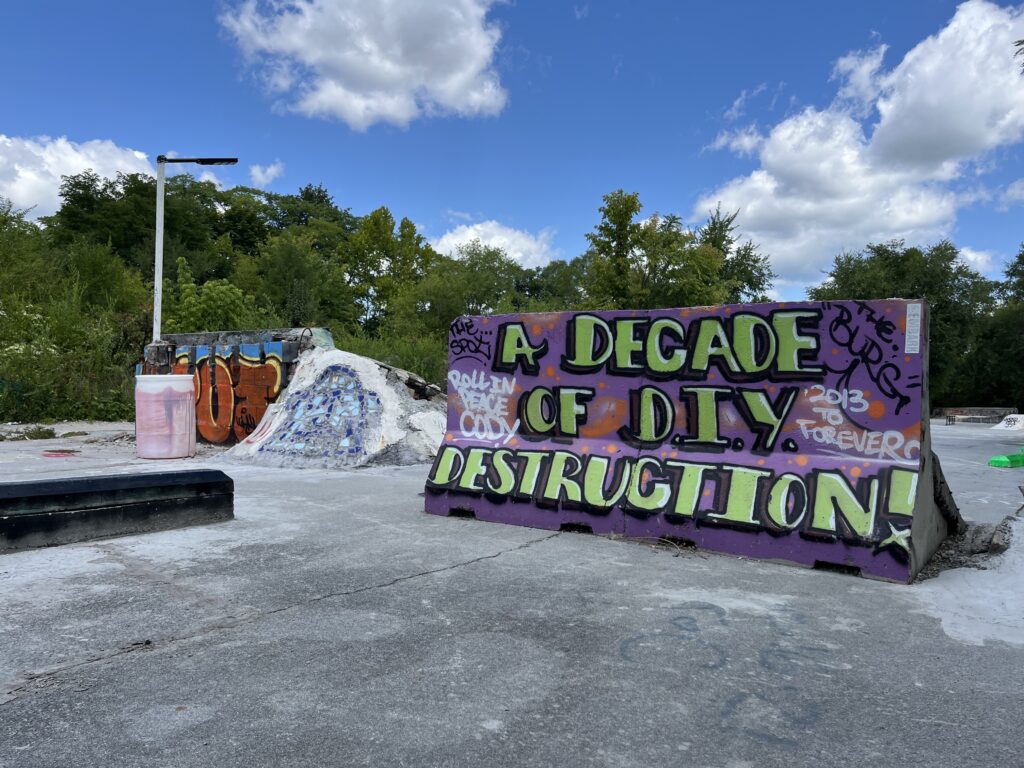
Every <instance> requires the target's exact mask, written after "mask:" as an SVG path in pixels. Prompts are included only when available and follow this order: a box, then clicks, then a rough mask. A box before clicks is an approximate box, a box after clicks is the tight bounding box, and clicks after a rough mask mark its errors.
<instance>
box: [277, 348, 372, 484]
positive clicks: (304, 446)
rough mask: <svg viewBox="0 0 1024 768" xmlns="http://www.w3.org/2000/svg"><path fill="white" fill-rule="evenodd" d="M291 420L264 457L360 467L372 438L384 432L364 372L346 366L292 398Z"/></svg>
mask: <svg viewBox="0 0 1024 768" xmlns="http://www.w3.org/2000/svg"><path fill="white" fill-rule="evenodd" d="M282 409H283V411H284V413H286V414H287V421H285V422H284V425H283V427H280V426H279V427H277V430H278V431H277V436H276V437H274V438H272V439H270V440H268V441H267V442H265V443H264V444H263V445H261V446H260V448H259V452H260V453H280V454H283V455H287V456H292V457H294V456H304V457H310V458H323V457H333V458H335V459H340V460H341V463H342V464H344V463H346V461H345V460H346V459H351V463H352V464H356V463H358V462H359V461H360V460H361V459H362V457H363V455H364V454H365V453H366V438H367V436H368V435H370V434H379V432H380V425H379V422H380V414H381V404H380V398H379V397H378V396H377V393H375V392H370V391H367V390H365V389H364V388H363V386H362V384H361V382H360V380H359V376H358V374H357V373H356V372H355V371H353V370H352V369H351V368H348V367H347V366H344V365H333V366H330V367H328V368H326V369H324V370H323V371H322V372H321V374H320V376H319V377H318V378H317V380H316V382H315V383H314V384H313V386H311V387H309V388H307V389H302V390H300V391H296V392H293V393H291V394H290V395H288V396H287V397H286V398H285V400H284V403H283V404H282Z"/></svg>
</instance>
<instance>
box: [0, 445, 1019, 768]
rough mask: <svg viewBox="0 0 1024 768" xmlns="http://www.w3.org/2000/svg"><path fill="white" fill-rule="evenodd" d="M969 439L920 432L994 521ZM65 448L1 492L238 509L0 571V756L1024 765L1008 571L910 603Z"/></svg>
mask: <svg viewBox="0 0 1024 768" xmlns="http://www.w3.org/2000/svg"><path fill="white" fill-rule="evenodd" d="M968 430H970V431H968ZM991 434H992V433H991V432H988V433H987V434H986V433H982V431H981V429H980V428H978V427H965V425H960V426H957V427H950V428H945V427H936V429H935V444H936V449H937V450H938V451H939V453H940V456H941V458H942V460H943V464H944V467H946V469H947V472H948V473H949V475H950V483H951V486H952V487H953V490H954V492H955V493H956V494H957V496H958V498H959V499H960V500H961V504H962V506H964V511H965V513H966V514H967V515H968V516H969V517H972V518H974V519H978V520H993V521H994V520H995V519H998V518H1001V517H1002V516H1003V515H1005V514H1006V513H1007V512H1012V511H1013V510H1014V509H1015V508H1016V507H1017V506H1019V503H1020V501H1019V499H1020V494H1019V492H1017V491H1016V489H1015V485H1016V484H1024V471H1017V472H1016V473H1015V471H1013V470H994V469H992V468H988V467H984V466H983V463H984V461H985V460H987V458H988V456H989V455H992V453H997V452H1005V451H1001V450H995V449H994V446H996V445H1001V443H998V442H997V440H996V438H992V437H989V435H991ZM109 437H110V435H107V439H109ZM1003 437H1005V435H1004V436H1003ZM87 439H89V438H87V437H76V438H68V439H65V440H56V441H40V442H37V443H0V479H27V478H28V477H30V476H31V477H42V476H55V475H61V474H73V473H88V472H97V471H138V470H140V469H141V470H144V471H148V470H150V469H167V468H171V466H172V465H173V466H175V467H182V468H183V467H186V466H194V465H197V464H199V465H202V466H218V467H219V468H222V469H224V470H225V471H227V472H228V473H229V474H230V475H232V477H234V479H235V481H236V519H235V520H234V521H233V522H230V523H224V524H220V525H214V526H206V527H201V528H192V529H187V530H179V531H167V532H163V533H156V534H149V535H146V536H133V537H124V538H118V539H109V540H106V541H101V542H94V543H91V544H78V545H71V546H65V547H59V548H54V549H48V550H39V551H33V552H22V553H15V554H12V555H6V556H4V557H2V558H0V766H5V767H6V766H10V767H11V768H13V767H14V766H17V767H18V768H21V766H26V767H27V766H66V765H82V766H91V765H96V766H115V765H116V766H207V765H210V766H213V765H216V766H333V765H338V766H347V765H353V766H362V765H367V766H369V765H372V766H387V765H403V766H484V765H486V766H520V765H521V766H586V765H597V766H667V765H672V766H676V765H680V766H682V765H687V766H688V765H693V766H750V765H757V766H761V765H765V766H774V765H787V766H792V765H799V766H803V765H821V766H852V765H913V766H917V765H921V766H925V765H927V766H938V765H950V766H974V765H977V766H1001V765H1006V766H1012V765H1019V764H1020V757H1019V755H1020V752H1021V750H1022V748H1024V736H1021V733H1022V728H1024V712H1022V711H1021V702H1022V701H1024V695H1022V684H1024V617H1022V616H1020V615H1017V614H1020V613H1021V611H1020V610H1019V608H1020V605H1021V604H1020V603H1019V602H1015V597H1014V595H1015V592H1014V585H1017V586H1019V587H1020V588H1021V591H1024V580H1022V579H1021V575H1022V574H1024V568H1019V569H1018V570H1019V571H1020V573H1018V570H1014V569H1015V568H1018V566H1019V563H1018V561H1017V559H1008V560H1007V563H1006V564H1005V565H1003V566H1001V567H1000V568H994V569H993V570H992V571H986V572H972V573H970V574H961V573H959V572H950V573H948V574H944V575H943V577H940V578H939V579H936V580H933V581H932V582H928V583H925V584H919V585H913V586H910V587H906V586H900V585H891V584H884V583H878V582H871V581H866V580H862V579H857V578H853V577H849V576H844V575H839V574H833V573H825V572H818V571H805V570H801V569H798V568H795V567H791V566H784V565H774V564H768V563H758V562H750V561H743V560H739V559H735V558H730V557H726V556H720V555H712V554H703V553H697V552H693V551H684V552H681V553H676V552H673V551H672V550H671V549H665V548H656V547H652V546H649V545H647V544H644V543H638V542H631V541H621V540H611V539H603V538H598V537H594V536H588V535H580V534H570V533H562V534H555V535H552V534H550V533H548V532H542V531H536V530H531V529H526V528H517V527H511V526H501V525H491V524H487V523H479V522H476V521H472V520H461V519H451V518H437V517H431V516H427V515H424V514H423V513H422V512H421V508H422V499H421V497H420V496H419V493H420V491H421V489H422V483H423V477H424V475H425V468H424V467H409V468H402V469H370V470H360V471H354V472H327V471H320V470H306V471H297V470H277V469H265V468H259V469H256V468H252V467H245V466H239V465H231V464H223V465H222V464H218V463H217V461H218V459H217V456H216V455H215V453H213V452H211V453H208V455H206V456H205V457H203V458H200V459H196V460H189V461H181V462H173V463H168V462H139V461H137V460H134V459H133V457H132V446H131V445H130V444H129V443H123V442H96V443H88V442H85V441H86V440H87ZM1009 442H1012V438H1010V440H1009ZM55 447H64V448H70V449H72V450H78V451H80V453H78V454H71V455H70V458H58V457H53V456H50V457H44V455H43V454H44V453H47V452H49V453H53V451H52V448H55ZM971 462H974V463H971ZM1011 491H1012V492H1011ZM986 494H987V495H986ZM968 502H969V503H968ZM1022 534H1024V531H1018V537H1017V542H1016V546H1015V547H1014V550H1011V553H1010V554H1012V555H1014V558H1016V557H1017V554H1018V553H1017V552H1016V551H1015V550H1017V548H1018V547H1020V548H1024V541H1021V538H1022ZM1022 559H1024V558H1022ZM947 577H948V578H947ZM979 579H980V581H979ZM985 579H987V581H986V580H985ZM1000 590H1001V591H1000ZM993 595H997V596H1001V597H1000V598H999V599H1000V600H1002V601H1003V602H1002V603H1001V605H1002V606H1003V609H1004V612H1006V611H1008V612H1009V613H1010V614H1013V615H1010V616H1005V615H1004V614H1003V613H1000V612H999V611H994V610H990V608H991V605H990V603H991V602H992V599H993V598H992V596H993ZM951 606H952V607H951ZM972 611H974V613H972ZM965 616H966V617H967V620H966V621H959V622H958V619H963V618H964V617H965ZM986 622H988V625H986ZM989 629H990V630H991V632H988V630H989ZM995 637H1000V638H1002V639H1000V640H996V639H993V638H995Z"/></svg>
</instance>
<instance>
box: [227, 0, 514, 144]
mask: <svg viewBox="0 0 1024 768" xmlns="http://www.w3.org/2000/svg"><path fill="white" fill-rule="evenodd" d="M494 1H495V0H379V1H378V2H374V3H365V2H360V0H293V2H288V3H282V2H271V3H267V4H262V3H258V2H257V1H256V0H245V1H244V2H242V3H241V4H239V5H235V6H233V7H231V8H230V9H229V10H227V11H226V12H225V13H224V14H223V15H222V16H221V18H220V21H221V23H222V24H223V26H224V27H225V28H226V29H227V30H228V32H229V33H230V34H231V35H232V36H233V37H234V38H235V40H236V41H237V43H238V45H239V47H240V48H241V50H242V51H243V53H244V54H245V55H246V56H247V58H248V59H249V60H250V61H251V62H252V63H253V64H254V66H255V67H256V68H257V71H259V72H260V73H261V76H262V79H263V82H264V83H265V85H266V87H267V88H268V90H270V91H271V92H272V93H273V94H275V95H276V96H277V97H278V98H279V99H281V103H282V104H283V105H285V106H286V107H287V108H289V109H292V110H294V111H296V112H299V113H300V114H303V115H306V116H309V117H321V118H334V119H338V120H343V121H344V122H345V123H347V124H348V125H349V126H351V127H352V128H353V129H355V130H357V131H365V130H366V129H367V128H369V127H370V126H371V125H373V124H375V123H379V122H384V123H392V124H394V125H399V126H406V125H408V124H409V123H410V122H411V121H412V120H415V119H416V118H418V117H420V116H422V115H447V114H452V115H459V116H463V117H471V116H480V115H496V114H498V113H499V112H501V110H502V108H503V107H504V106H505V102H506V100H507V95H506V92H505V90H504V89H503V88H502V86H501V82H500V79H499V77H498V73H497V71H496V70H495V69H494V66H493V63H494V55H495V52H496V50H497V47H498V42H499V40H500V39H501V31H500V29H499V28H498V26H497V25H496V24H494V23H491V22H488V20H487V13H488V11H489V10H490V7H491V5H493V3H494Z"/></svg>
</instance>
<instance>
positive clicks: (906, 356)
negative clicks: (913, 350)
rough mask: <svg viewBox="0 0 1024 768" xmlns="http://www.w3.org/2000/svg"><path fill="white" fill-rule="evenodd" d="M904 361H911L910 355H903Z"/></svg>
mask: <svg viewBox="0 0 1024 768" xmlns="http://www.w3.org/2000/svg"><path fill="white" fill-rule="evenodd" d="M903 362H904V363H909V362H910V355H904V356H903Z"/></svg>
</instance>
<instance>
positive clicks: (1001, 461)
mask: <svg viewBox="0 0 1024 768" xmlns="http://www.w3.org/2000/svg"><path fill="white" fill-rule="evenodd" d="M988 465H989V466H990V467H1003V468H1005V469H1011V468H1013V467H1024V450H1022V451H1021V452H1020V453H1011V454H1010V455H1009V456H993V457H992V458H991V459H989V460H988Z"/></svg>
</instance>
